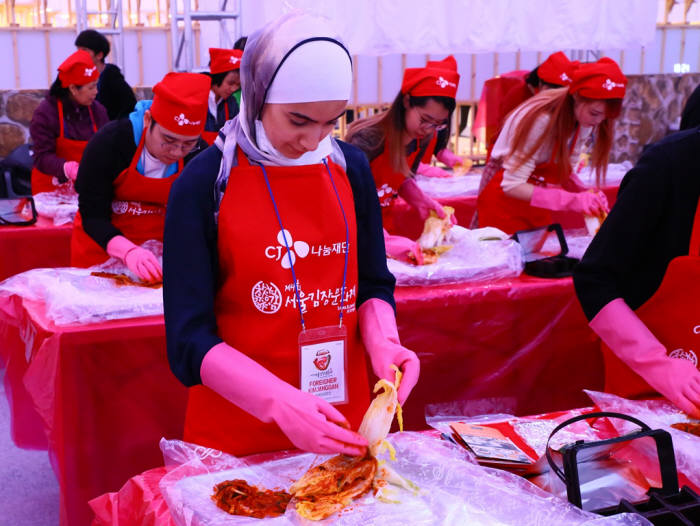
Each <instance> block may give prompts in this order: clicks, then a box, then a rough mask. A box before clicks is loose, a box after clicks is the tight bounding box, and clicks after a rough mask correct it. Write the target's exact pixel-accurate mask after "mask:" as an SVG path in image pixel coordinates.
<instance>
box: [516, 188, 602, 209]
mask: <svg viewBox="0 0 700 526" xmlns="http://www.w3.org/2000/svg"><path fill="white" fill-rule="evenodd" d="M530 204H531V205H532V206H536V207H537V208H546V209H547V210H568V211H571V212H581V213H582V214H586V215H591V216H599V215H602V214H603V213H606V214H607V213H608V212H609V211H610V208H609V207H608V199H607V198H606V197H605V194H604V193H603V192H578V193H575V192H567V191H566V190H562V189H560V188H545V187H542V186H535V188H534V190H533V191H532V197H531V198H530Z"/></svg>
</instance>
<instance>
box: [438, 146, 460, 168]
mask: <svg viewBox="0 0 700 526" xmlns="http://www.w3.org/2000/svg"><path fill="white" fill-rule="evenodd" d="M435 157H437V160H438V161H440V162H441V163H445V164H446V165H447V166H449V167H450V168H454V167H455V165H461V164H463V163H464V159H462V158H461V157H460V156H459V155H455V154H454V153H452V152H451V151H450V150H448V149H447V148H443V149H442V150H440V151H439V152H438V153H437V155H436V156H435Z"/></svg>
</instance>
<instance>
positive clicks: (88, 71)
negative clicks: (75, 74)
mask: <svg viewBox="0 0 700 526" xmlns="http://www.w3.org/2000/svg"><path fill="white" fill-rule="evenodd" d="M96 69H97V66H93V67H91V68H85V76H86V77H92V74H93V73H94V72H95V70H96Z"/></svg>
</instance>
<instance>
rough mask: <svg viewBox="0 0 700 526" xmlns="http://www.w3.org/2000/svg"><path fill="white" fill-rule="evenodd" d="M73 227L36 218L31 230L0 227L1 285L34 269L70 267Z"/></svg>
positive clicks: (40, 217)
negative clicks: (21, 273) (3, 281)
mask: <svg viewBox="0 0 700 526" xmlns="http://www.w3.org/2000/svg"><path fill="white" fill-rule="evenodd" d="M72 232H73V223H67V224H64V225H60V226H56V225H54V224H53V220H52V219H48V218H46V217H43V216H39V218H38V220H37V222H36V223H34V224H33V225H30V226H0V254H2V257H0V281H2V280H4V279H5V278H9V277H10V276H14V275H15V274H19V273H20V272H24V271H25V270H30V269H33V268H44V267H47V268H52V267H68V266H70V238H71V234H72Z"/></svg>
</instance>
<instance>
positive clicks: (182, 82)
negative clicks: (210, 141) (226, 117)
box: [151, 73, 211, 135]
mask: <svg viewBox="0 0 700 526" xmlns="http://www.w3.org/2000/svg"><path fill="white" fill-rule="evenodd" d="M210 88H211V79H210V78H209V77H208V76H207V75H202V74H201V73H168V74H167V75H165V77H163V80H161V81H160V82H159V83H158V84H156V85H155V86H153V103H152V104H151V115H152V116H153V118H154V119H155V120H156V122H158V124H160V125H161V126H163V128H165V129H166V130H168V131H170V132H172V133H177V134H180V135H199V134H200V133H202V130H203V129H204V124H205V122H206V119H207V106H208V102H209V89H210Z"/></svg>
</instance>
